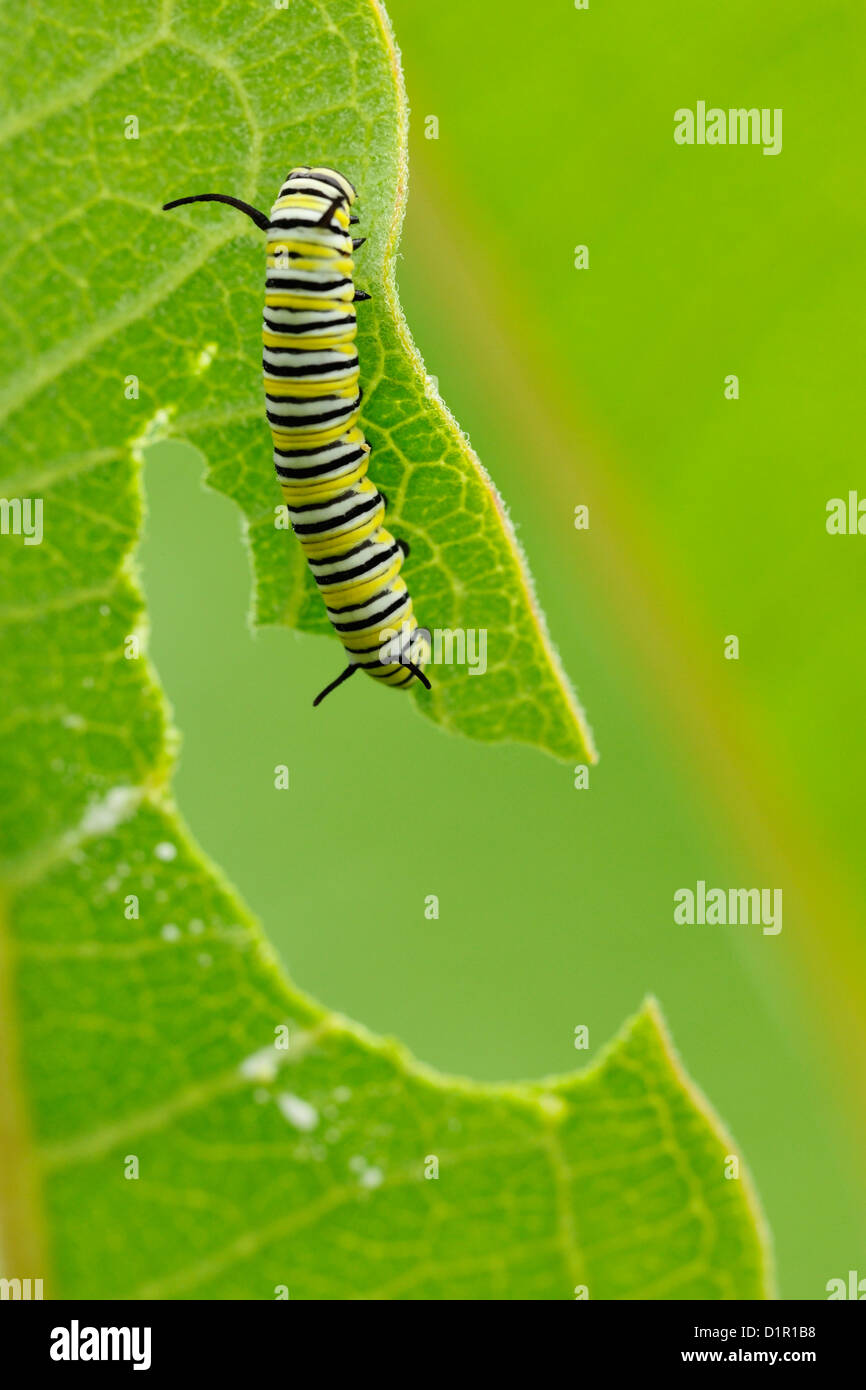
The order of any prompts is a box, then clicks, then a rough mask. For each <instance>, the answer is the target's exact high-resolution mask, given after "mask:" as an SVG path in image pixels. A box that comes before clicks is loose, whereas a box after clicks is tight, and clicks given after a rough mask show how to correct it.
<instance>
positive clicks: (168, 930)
mask: <svg viewBox="0 0 866 1390" xmlns="http://www.w3.org/2000/svg"><path fill="white" fill-rule="evenodd" d="M160 936H161V937H162V939H163V941H179V940H180V927H176V926H175V924H174V922H166V924H165V926H164V927H163V928H162V930H161V932H160Z"/></svg>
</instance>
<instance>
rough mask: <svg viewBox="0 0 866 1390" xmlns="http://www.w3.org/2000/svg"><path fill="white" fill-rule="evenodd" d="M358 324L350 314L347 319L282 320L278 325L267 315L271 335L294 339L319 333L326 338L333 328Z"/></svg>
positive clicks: (312, 311)
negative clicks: (277, 334) (311, 321)
mask: <svg viewBox="0 0 866 1390" xmlns="http://www.w3.org/2000/svg"><path fill="white" fill-rule="evenodd" d="M338 302H339V301H338ZM341 307H342V306H341ZM283 312H284V313H286V314H315V313H318V312H319V310H317V309H284V310H283ZM321 312H323V313H324V312H325V310H324V309H323V310H322V311H321ZM357 322H358V320H357V318H356V317H355V315H354V314H350V315H349V316H348V317H346V315H345V314H344V315H343V316H342V317H341V318H337V319H325V320H324V321H321V320H319V321H316V322H314V323H297V324H292V323H286V322H285V320H282V319H281V320H280V321H279V322H278V323H277V322H275V321H274V320H273V319H269V318H268V316H267V314H265V327H266V328H267V330H268V332H269V333H281V334H282V335H283V337H293V338H295V337H297V336H298V334H299V333H315V332H317V331H318V332H321V333H322V336H323V337H324V336H325V335H327V334H328V333H330V332H331V330H332V329H333V328H343V327H344V326H346V325H350V324H353V323H357ZM288 350H289V349H286V351H288ZM272 351H274V349H272Z"/></svg>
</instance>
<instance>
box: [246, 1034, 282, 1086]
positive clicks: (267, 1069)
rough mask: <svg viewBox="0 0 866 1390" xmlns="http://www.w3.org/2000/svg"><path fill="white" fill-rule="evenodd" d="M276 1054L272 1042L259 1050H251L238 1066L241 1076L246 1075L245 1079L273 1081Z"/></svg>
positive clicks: (276, 1064) (276, 1065)
mask: <svg viewBox="0 0 866 1390" xmlns="http://www.w3.org/2000/svg"><path fill="white" fill-rule="evenodd" d="M277 1067H278V1061H277V1054H276V1052H275V1050H274V1046H273V1043H269V1044H268V1046H267V1047H263V1048H261V1050H260V1051H259V1052H253V1053H252V1054H251V1055H250V1056H249V1057H245V1058H244V1060H243V1061H242V1062H241V1064H240V1066H239V1067H238V1071H239V1072H240V1074H241V1076H244V1077H246V1079H247V1081H273V1079H274V1077H275V1076H276V1074H277Z"/></svg>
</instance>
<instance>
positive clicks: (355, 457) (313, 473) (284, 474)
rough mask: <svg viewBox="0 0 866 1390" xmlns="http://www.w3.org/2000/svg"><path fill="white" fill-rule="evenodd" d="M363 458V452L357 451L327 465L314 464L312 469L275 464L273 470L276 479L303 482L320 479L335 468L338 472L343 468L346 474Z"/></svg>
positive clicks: (361, 450) (332, 460)
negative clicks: (275, 472)
mask: <svg viewBox="0 0 866 1390" xmlns="http://www.w3.org/2000/svg"><path fill="white" fill-rule="evenodd" d="M363 457H364V450H363V449H357V450H356V451H355V453H353V454H344V455H342V456H341V457H340V458H337V459H331V461H330V462H329V463H317V464H314V465H313V467H312V468H286V467H285V466H284V465H283V464H281V463H275V464H274V468H275V469H276V471H277V477H278V478H297V479H300V480H303V479H305V478H318V477H321V475H322V474H323V473H330V472H332V471H333V470H334V469H335V468H336V469H339V470H340V472H342V471H343V469H344V468H345V469H346V472H348V471H349V470H350V469H351V468H353V467H354V465H355V464H356V463H359V462H360V461H361V459H362V458H363Z"/></svg>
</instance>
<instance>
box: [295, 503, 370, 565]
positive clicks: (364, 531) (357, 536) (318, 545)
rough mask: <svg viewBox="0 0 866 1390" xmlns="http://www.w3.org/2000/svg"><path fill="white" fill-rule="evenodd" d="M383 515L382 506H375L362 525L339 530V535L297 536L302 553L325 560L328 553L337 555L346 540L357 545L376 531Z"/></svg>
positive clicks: (343, 547)
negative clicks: (349, 529)
mask: <svg viewBox="0 0 866 1390" xmlns="http://www.w3.org/2000/svg"><path fill="white" fill-rule="evenodd" d="M384 515H385V508H384V507H377V508H376V510H375V512H374V513H373V516H372V519H371V520H370V521H365V522H364V524H363V526H358V527H356V528H355V529H354V530H353V531H341V532H340V534H339V535H336V536H331V537H330V539H328V540H327V541H321V540H320V541H315V540H313V539H312V537H309V536H299V537H298V540H299V541H300V542H301V545H302V547H303V551H304V554H305V555H307V556H308V557H309V558H311V559H313V560H325V559H327V558H328V556H329V555H337V554H339V552H340V551H341V550H345V549H346V541H347V540H349V539H350V538H351V544H352V545H358V544H359V543H360V542H361V541H364V540H366V539H367V537H368V536H370V535H372V534H373V532H374V531H378V529H379V527H380V526H381V524H382V518H383V517H384Z"/></svg>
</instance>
